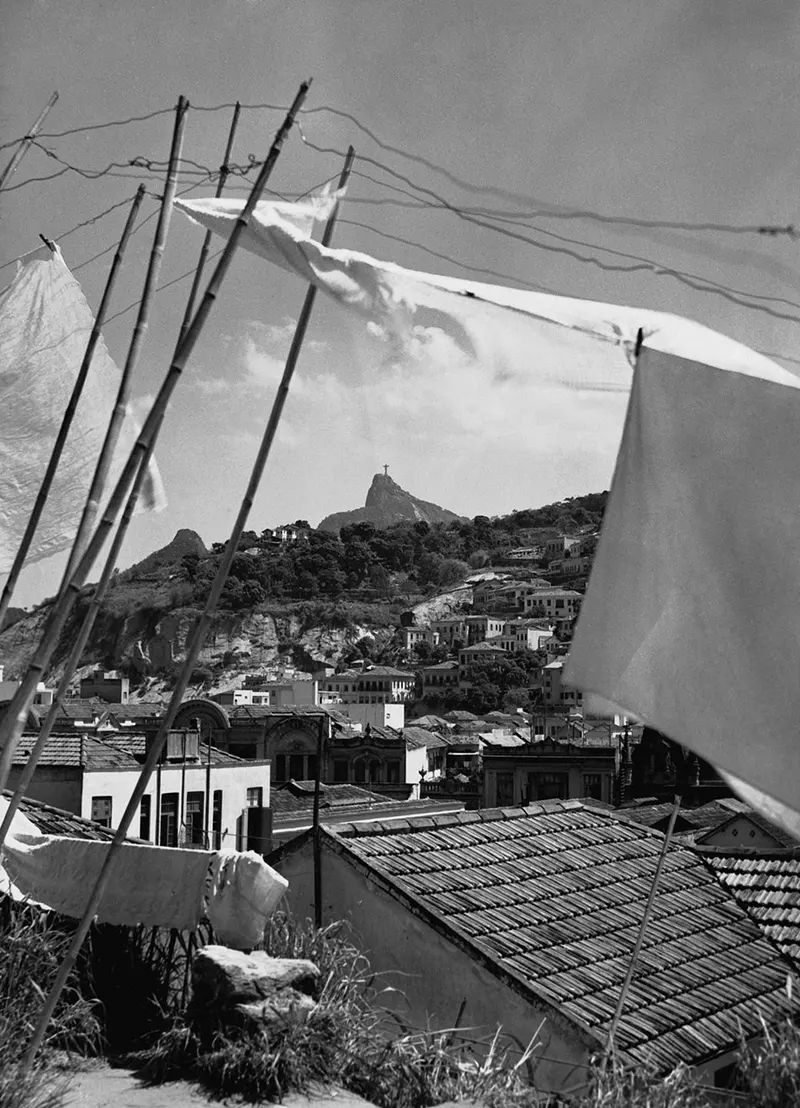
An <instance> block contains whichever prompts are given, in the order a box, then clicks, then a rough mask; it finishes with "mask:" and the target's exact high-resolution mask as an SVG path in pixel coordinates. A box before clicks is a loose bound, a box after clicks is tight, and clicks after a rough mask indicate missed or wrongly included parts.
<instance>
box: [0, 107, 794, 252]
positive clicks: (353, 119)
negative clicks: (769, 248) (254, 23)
mask: <svg viewBox="0 0 800 1108" xmlns="http://www.w3.org/2000/svg"><path fill="white" fill-rule="evenodd" d="M234 106H235V104H234V102H230V101H226V102H224V103H221V104H191V105H190V109H192V110H194V111H198V112H217V111H223V110H225V109H226V108H232V107H234ZM240 108H241V109H242V110H246V111H260V110H270V111H285V110H286V106H285V105H283V106H281V105H279V104H273V103H269V102H263V103H255V104H240ZM172 111H174V108H172V107H168V108H159V109H157V110H155V111H153V112H149V113H147V114H145V115H135V116H128V117H126V118H123V119H112V120H106V121H103V122H101V123H93V124H85V125H83V126H80V127H71V128H68V129H66V130H63V131H44V132H40V133H39V138H40V139H42V138H46V139H54V138H66V137H68V136H71V135H76V134H83V133H86V132H91V131H99V130H103V129H107V128H111V127H123V126H127V125H128V124H131V123H140V122H144V121H147V120H150V119H155V118H156V117H158V116H161V115H167V114H169V113H171V112H172ZM323 113H327V114H329V115H333V116H335V117H337V118H339V119H345V120H347V121H348V122H349V123H351V124H352V125H353V126H354V127H356V128H357V129H358V130H359V131H360V132H361V133H362V134H364V135H366V136H367V137H368V138H369V139H370V141H371V142H374V143H375V145H376V146H378V147H379V148H380V149H381V150H385V151H386V152H387V153H391V154H394V155H396V156H397V157H400V158H404V159H406V160H408V161H411V162H413V163H416V164H417V165H421V166H423V167H425V168H426V169H428V170H430V171H431V172H433V173H436V174H439V175H440V176H442V177H444V178H445V179H446V180H448V181H449V182H450V183H451V184H453V185H455V186H456V187H457V188H460V189H462V190H464V191H466V192H470V193H472V194H475V195H485V196H497V197H500V198H502V199H504V200H506V201H510V202H512V203H515V204H527V205H529V204H530V203H531V202H533V203H535V204H538V205H539V207H538V209H537V210H535V211H531V212H523V213H520V215H522V216H523V217H524V218H547V219H578V220H592V221H596V222H599V223H605V224H619V225H622V226H629V227H639V228H646V229H654V230H679V231H697V232H713V233H724V234H737V235H742V234H761V235H771V236H776V235H784V234H785V235H788V236H789V237H791V238H793V239H795V238H798V237H800V232H798V230H797V228H796V227H795V226H794V224H793V223H787V224H786V225H769V224H762V223H745V224H732V223H723V222H714V221H698V222H691V221H688V220H676V219H653V218H644V217H636V216H629V215H624V214H620V213H608V212H598V211H595V210H593V209H589V208H576V207H569V206H567V205H563V204H559V203H557V202H555V201H552V200H546V199H541V198H537V197H534V196H532V195H531V194H526V193H521V192H515V191H512V190H510V189H505V188H500V187H498V186H496V185H487V184H478V183H476V182H475V181H470V180H467V179H466V178H464V177H459V176H458V175H457V174H455V173H453V172H452V171H451V170H449V169H448V168H447V167H446V166H443V165H441V164H440V163H438V162H436V161H434V160H433V159H430V158H426V157H424V156H423V155H421V154H415V153H413V152H412V151H409V150H405V149H403V147H401V146H397V145H394V144H392V143H389V142H387V141H386V140H385V139H382V138H381V137H380V136H379V135H378V134H377V133H376V132H375V131H373V130H372V129H371V128H370V127H368V126H367V125H366V124H365V123H363V122H362V121H361V120H360V119H358V117H357V116H355V115H353V114H352V113H351V112H346V111H343V110H341V109H339V108H335V107H333V106H332V105H329V104H322V105H319V106H318V107H313V108H305V109H303V111H302V112H301V113H300V114H301V115H303V116H313V115H318V114H323ZM25 137H26V136H25V135H21V136H18V137H17V138H15V139H10V140H9V141H7V142H4V143H0V150H4V149H6V148H8V147H11V146H14V145H17V144H18V143H19V142H22V141H23V140H24V139H25ZM23 183H24V182H23ZM17 187H18V186H17ZM497 214H503V215H506V216H507V217H508V218H512V217H513V216H514V214H515V213H513V212H498V213H497Z"/></svg>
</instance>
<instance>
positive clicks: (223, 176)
mask: <svg viewBox="0 0 800 1108" xmlns="http://www.w3.org/2000/svg"><path fill="white" fill-rule="evenodd" d="M240 111H241V104H240V103H239V101H238V100H237V101H236V104H235V106H234V109H233V119H232V120H231V128H230V131H229V132H228V142H227V144H226V146H225V153H224V155H223V157H222V165H221V166H220V168H219V179H218V180H217V188H216V191H215V193H214V197H215V198H216V199H218V198H219V197H220V196H222V193H223V191H224V189H225V182H226V181H227V180H228V174H229V173H230V169H229V166H228V163H229V162H230V160H231V151H232V150H233V140H234V138H235V136H236V128H237V126H238V124H239V112H240ZM212 234H213V232H212V231H206V233H205V237H204V238H203V245H202V246H201V247H200V257H199V259H198V261H197V269H196V270H195V274H194V279H193V280H192V287H191V289H190V291H189V299H188V300H187V301H186V311H185V312H184V313H183V322H182V323H181V330H180V338H183V336H184V335H185V334H186V331H187V330H188V327H189V323H190V322H191V318H192V312H193V311H194V302H195V298H196V297H197V290H198V289H199V288H200V280H201V278H202V276H203V270H204V269H205V265H206V262H207V261H208V252H209V250H210V249H211V236H212Z"/></svg>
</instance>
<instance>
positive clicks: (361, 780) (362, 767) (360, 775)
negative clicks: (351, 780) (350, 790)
mask: <svg viewBox="0 0 800 1108" xmlns="http://www.w3.org/2000/svg"><path fill="white" fill-rule="evenodd" d="M353 770H354V772H353V776H354V777H355V781H356V784H357V785H363V784H365V782H366V780H367V767H366V763H365V762H364V759H363V758H359V760H358V761H357V762H356V764H355V766H354V767H353Z"/></svg>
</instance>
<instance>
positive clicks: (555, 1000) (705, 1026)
mask: <svg viewBox="0 0 800 1108" xmlns="http://www.w3.org/2000/svg"><path fill="white" fill-rule="evenodd" d="M325 835H326V841H327V842H329V843H330V844H331V845H332V846H333V847H334V849H337V850H340V851H341V852H342V853H343V854H345V855H346V856H349V857H350V858H351V859H352V860H353V863H354V864H356V865H358V866H361V867H364V868H365V869H366V871H367V872H368V873H369V874H370V876H371V877H372V878H373V879H378V880H381V879H382V883H383V884H384V886H385V887H386V888H387V890H388V891H389V892H390V893H391V894H392V895H394V896H396V897H398V899H400V900H403V901H405V902H406V903H407V904H409V906H410V907H412V909H413V910H414V911H417V912H419V913H420V914H421V915H423V917H424V918H427V919H428V921H429V922H430V923H431V925H432V926H434V927H436V928H437V929H439V930H440V931H441V932H443V933H444V934H445V935H447V937H448V938H450V939H451V940H452V941H454V942H456V943H458V944H459V945H461V946H463V947H466V948H467V949H468V950H470V951H471V952H472V954H473V956H475V957H478V958H479V959H480V960H482V961H484V963H485V964H488V965H489V966H490V967H491V968H492V969H493V970H494V972H497V973H499V974H500V976H504V977H506V979H510V980H511V981H512V983H513V987H515V988H517V989H519V990H520V991H522V992H523V994H524V995H528V996H529V997H530V998H531V1000H532V1001H534V1002H535V1001H537V1000H538V1002H539V1003H542V1002H544V1003H545V1004H546V1005H547V1004H549V1005H551V1006H554V1007H555V1008H556V1009H557V1010H558V1011H559V1012H560V1013H562V1014H563V1015H565V1016H566V1017H568V1018H569V1019H571V1020H572V1022H573V1023H574V1024H575V1025H576V1026H577V1027H578V1028H582V1029H584V1033H585V1031H586V1030H587V1029H588V1031H589V1032H591V1033H593V1034H594V1036H595V1037H596V1038H597V1041H598V1043H601V1042H604V1040H605V1034H606V1032H607V1028H608V1024H609V1022H610V1020H611V1017H612V1015H613V1012H614V1009H615V1006H616V1003H617V998H618V995H619V989H620V986H621V983H622V981H623V978H624V976H625V973H626V971H627V969H628V964H629V961H630V956H631V952H632V949H633V946H634V943H635V941H636V937H637V934H638V930H639V923H640V920H641V917H642V913H643V910H644V904H645V901H646V899H647V895H648V892H649V890H650V883H651V880H652V876H653V873H654V871H655V866H656V862H657V859H658V855H659V852H660V850H661V847H662V844H663V836H662V835H660V834H659V833H657V832H654V831H650V830H649V829H648V828H645V827H642V826H639V825H635V824H632V823H630V822H629V821H622V820H619V819H617V818H616V817H615V815H614V813H611V812H609V811H605V810H602V809H599V808H594V807H591V806H588V805H583V804H582V803H581V802H579V801H547V802H544V803H542V804H538V805H531V806H530V807H528V808H524V809H522V808H515V809H494V810H491V811H484V812H464V813H461V814H458V815H450V816H439V817H433V818H431V819H421V820H413V821H408V822H406V823H405V825H402V824H401V825H397V824H395V825H393V826H389V825H387V826H385V827H380V826H379V825H378V826H376V825H371V826H366V827H363V828H358V827H356V826H353V827H352V828H349V829H347V831H344V830H341V829H340V830H338V831H326V832H325ZM788 969H789V963H788V962H786V961H785V960H784V958H782V957H781V956H780V954H779V953H778V951H777V949H776V948H775V947H774V946H773V945H772V944H771V943H770V942H769V941H768V940H767V939H766V938H765V936H764V935H763V934H762V932H761V931H760V929H759V928H758V926H757V925H756V924H755V922H754V921H753V920H752V919H751V918H750V917H749V916H748V915H747V913H746V912H745V911H744V910H743V909H742V908H741V907H740V905H739V904H737V902H736V901H735V900H734V899H733V897H732V896H731V895H730V894H729V893H728V892H726V890H725V889H724V888H723V887H722V886H721V885H720V883H719V882H718V881H717V880H716V879H715V878H714V876H713V874H712V873H711V872H710V870H709V869H707V868H706V866H705V865H704V864H703V862H702V860H701V859H700V857H698V856H697V855H696V854H695V853H694V852H693V851H691V850H689V849H687V848H685V847H683V846H680V845H677V844H674V845H671V846H670V848H669V851H668V856H667V860H666V863H665V867H664V871H663V874H662V879H661V885H660V889H659V892H658V895H657V896H656V899H655V905H654V911H653V914H652V916H651V919H650V922H649V925H648V929H647V932H646V936H645V940H644V944H643V947H642V950H641V953H640V956H639V960H638V968H637V973H636V975H635V976H634V979H633V982H632V985H631V988H630V991H629V994H628V1003H627V1006H626V1008H625V1011H624V1013H623V1016H622V1019H621V1021H620V1024H619V1028H618V1032H617V1044H618V1047H619V1049H620V1050H621V1051H622V1052H623V1053H624V1055H625V1056H626V1057H627V1059H628V1060H629V1061H631V1062H633V1063H639V1064H654V1065H655V1066H656V1067H657V1068H658V1069H659V1070H662V1071H665V1070H668V1069H670V1068H672V1067H673V1066H674V1065H676V1064H677V1063H678V1062H681V1061H683V1062H687V1063H689V1064H699V1063H700V1062H702V1061H704V1060H706V1059H711V1058H714V1057H717V1056H719V1055H720V1054H722V1053H725V1052H727V1051H729V1050H732V1049H735V1048H736V1045H737V1044H738V1042H739V1040H740V1036H741V1034H742V1033H744V1034H745V1035H746V1036H750V1035H753V1034H757V1033H758V1032H759V1030H760V1026H761V1025H760V1015H761V1014H763V1015H764V1017H765V1018H767V1019H768V1018H770V1017H771V1016H772V1015H773V1014H774V1013H776V1012H777V1011H779V1010H782V1009H783V1004H784V1001H785V989H786V975H787V970H788Z"/></svg>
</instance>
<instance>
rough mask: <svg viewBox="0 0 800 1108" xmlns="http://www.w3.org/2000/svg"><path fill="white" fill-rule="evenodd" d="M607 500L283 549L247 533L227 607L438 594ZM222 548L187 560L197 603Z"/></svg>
mask: <svg viewBox="0 0 800 1108" xmlns="http://www.w3.org/2000/svg"><path fill="white" fill-rule="evenodd" d="M606 498H607V494H606V493H590V494H589V495H587V496H582V497H578V498H575V499H569V500H564V501H561V502H559V503H557V504H549V505H547V506H545V507H544V508H535V509H534V508H529V509H525V510H524V511H519V512H513V513H512V514H511V515H508V516H499V517H497V518H494V519H490V518H489V517H488V516H476V517H475V519H473V520H457V521H455V522H453V523H449V524H443V523H437V524H429V523H426V522H424V521H422V520H417V521H410V520H409V521H408V522H403V523H397V524H395V525H394V526H393V527H389V528H386V529H385V530H380V531H379V530H377V529H376V528H375V527H374V526H373V524H371V523H353V524H349V525H348V526H346V527H343V528H342V529H341V532H340V533H339V535H338V536H337V535H333V534H330V533H329V532H326V531H314V530H308V531H307V532H306V534H307V538H306V539H301V540H298V541H297V542H292V543H286V544H282V545H280V544H276V543H274V542H272V541H271V536H269V535H267V534H266V532H265V533H263V534H262V535H259V534H258V533H257V532H256V531H247V532H246V533H245V534H244V535H243V536H242V540H241V542H240V543H239V546H238V552H237V554H236V556H235V558H234V561H233V566H232V568H231V577H230V580H229V581H228V584H227V585H226V587H225V591H224V593H223V598H222V602H223V605H225V606H227V607H229V608H233V609H240V608H244V607H248V606H251V605H253V604H257V603H259V602H260V601H262V600H268V599H270V598H284V597H285V598H290V597H291V598H294V597H297V598H300V599H316V598H320V599H336V598H337V597H340V596H342V594H344V593H347V592H348V591H358V590H369V591H371V592H373V593H377V594H378V595H381V596H385V597H390V596H391V595H392V589H393V588H395V589H396V585H394V584H393V580H394V579H396V577H397V576H398V575H405V577H406V579H407V583H408V584H409V585H410V586H412V587H414V588H416V589H417V590H419V591H422V592H425V591H429V592H431V593H433V592H436V591H438V590H440V589H443V588H448V587H449V586H451V585H455V584H458V582H459V581H461V580H463V578H464V577H465V576H466V575H467V574H468V573H469V572H470V569H473V570H474V569H478V568H481V567H483V566H485V565H489V564H498V562H502V559H503V554H504V552H505V551H509V550H511V549H513V547H515V546H519V545H523V544H526V543H530V542H534V541H540V540H542V539H544V538H547V537H548V535H549V534H554V533H556V532H557V531H559V530H561V531H567V532H568V531H574V530H576V529H577V528H579V527H599V525H600V522H601V520H602V514H603V510H604V508H605V503H606ZM300 525H303V526H304V527H305V521H304V520H300V521H298V526H300ZM224 548H225V547H224V544H223V543H215V544H214V545H213V546H212V557H211V558H205V559H201V558H198V557H197V555H190V556H187V557H185V558H184V559H183V562H182V564H181V574H182V576H183V578H184V579H185V580H186V581H187V582H189V583H190V584H191V585H192V586H193V588H194V591H195V593H196V594H197V598H198V599H199V598H201V597H203V596H204V595H205V593H206V592H207V588H208V582H209V580H210V578H211V576H212V575H213V573H214V572H215V569H216V562H217V559H218V557H219V556H220V555H221V554H222V552H223V551H224Z"/></svg>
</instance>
